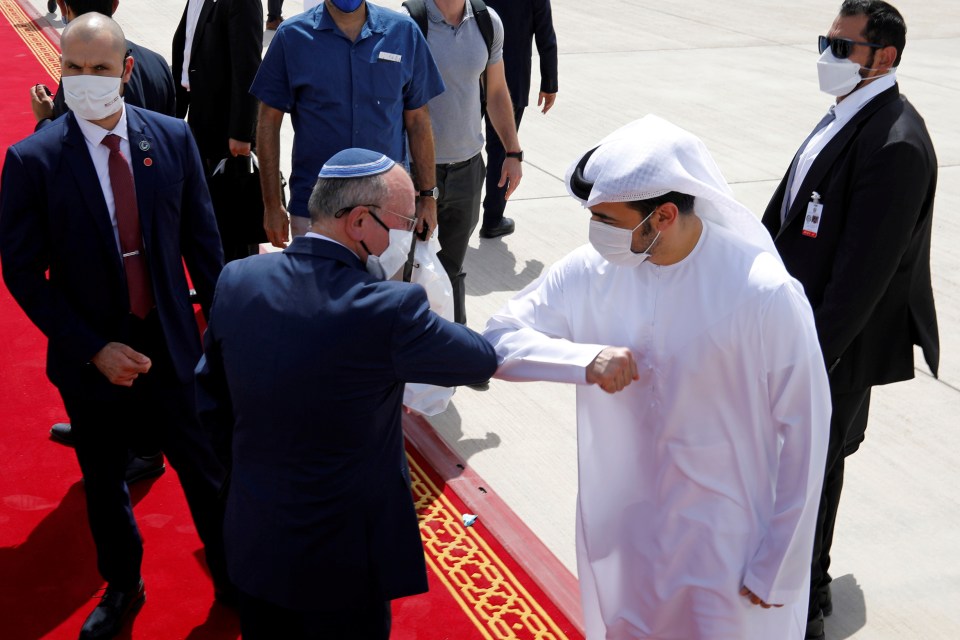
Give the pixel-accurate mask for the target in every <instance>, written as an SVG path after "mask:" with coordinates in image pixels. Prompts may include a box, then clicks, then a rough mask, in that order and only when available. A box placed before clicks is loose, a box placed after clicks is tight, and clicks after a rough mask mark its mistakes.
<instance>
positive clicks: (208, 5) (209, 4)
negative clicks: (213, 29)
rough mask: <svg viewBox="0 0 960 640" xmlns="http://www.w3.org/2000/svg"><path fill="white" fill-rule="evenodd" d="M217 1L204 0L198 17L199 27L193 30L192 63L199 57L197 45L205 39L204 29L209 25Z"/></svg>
mask: <svg viewBox="0 0 960 640" xmlns="http://www.w3.org/2000/svg"><path fill="white" fill-rule="evenodd" d="M216 3H217V0H203V6H202V7H200V15H199V17H197V28H196V30H194V32H193V43H192V44H191V45H190V60H191V64H193V62H192V61H194V60H196V59H197V46H199V44H200V41H201V40H202V39H203V30H204V29H205V28H206V26H207V21H208V20H209V19H210V12H211V11H213V8H214V6H215V5H216Z"/></svg>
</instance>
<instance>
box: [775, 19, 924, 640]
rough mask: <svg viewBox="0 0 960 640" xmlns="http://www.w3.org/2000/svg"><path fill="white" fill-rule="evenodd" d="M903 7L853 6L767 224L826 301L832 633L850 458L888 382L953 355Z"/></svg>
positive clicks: (817, 599) (824, 533) (818, 612)
mask: <svg viewBox="0 0 960 640" xmlns="http://www.w3.org/2000/svg"><path fill="white" fill-rule="evenodd" d="M905 42H906V25H905V23H904V20H903V17H902V16H901V15H900V13H899V12H898V11H897V10H896V9H895V8H894V7H892V6H891V5H889V4H888V3H886V2H882V1H880V0H846V1H845V2H844V3H843V5H842V6H841V7H840V13H839V15H838V16H837V18H836V19H835V20H834V22H833V25H832V26H831V28H830V31H829V32H828V34H827V35H826V36H820V39H819V49H820V59H819V60H818V61H817V70H818V75H819V79H820V89H821V90H822V91H824V92H825V93H827V94H829V95H832V96H836V104H835V105H833V106H831V107H830V109H829V111H828V113H827V115H826V116H824V118H823V119H822V120H821V121H820V123H818V124H817V126H816V127H815V128H814V130H813V132H812V133H811V134H810V135H809V136H808V138H807V139H806V140H805V141H804V143H803V145H801V147H800V149H799V150H798V151H797V154H796V156H795V157H794V158H793V162H792V163H791V165H790V167H789V169H788V170H787V173H786V174H785V175H784V177H783V180H782V181H781V182H780V185H779V187H778V188H777V191H776V193H774V195H773V198H772V199H771V200H770V203H769V204H768V205H767V209H766V211H765V213H764V215H763V223H764V225H765V226H766V227H767V229H768V230H769V231H770V233H771V235H772V236H773V237H774V241H775V244H776V246H777V249H778V250H779V252H780V255H781V256H782V257H783V261H784V264H785V265H786V266H787V269H788V270H789V271H790V273H791V274H792V275H793V276H794V277H796V278H797V279H798V280H800V282H801V283H803V286H804V290H805V291H806V294H807V297H808V298H809V300H810V304H811V306H812V307H813V311H814V316H815V320H816V324H817V332H818V335H819V339H820V346H821V349H822V350H823V356H824V361H825V365H826V367H827V370H828V372H829V375H830V388H831V389H830V390H831V399H832V404H833V416H832V419H831V423H830V444H829V449H828V452H827V466H826V476H825V480H824V485H823V494H822V496H821V501H820V512H819V515H818V522H817V532H816V537H815V540H814V550H813V561H812V565H811V582H810V594H811V595H810V603H809V612H808V623H807V634H806V637H807V638H808V639H810V640H819V639H823V638H825V634H824V624H823V617H824V616H828V615H830V613H831V612H832V610H833V605H832V602H831V598H830V575H829V574H828V573H827V571H828V569H829V567H830V546H831V543H832V541H833V532H834V522H835V520H836V515H837V506H838V503H839V500H840V492H841V488H842V485H843V469H844V458H845V457H846V456H848V455H850V454H852V453H853V452H854V451H856V450H857V449H858V448H859V446H860V443H861V442H862V441H863V439H864V431H865V429H866V426H867V414H868V409H869V404H870V389H871V387H873V386H874V385H880V384H888V383H891V382H897V381H900V380H908V379H910V378H913V376H914V359H913V345H914V344H916V345H919V346H920V347H922V349H923V354H924V357H925V359H926V361H927V364H928V365H929V367H930V370H931V371H932V372H933V374H934V375H936V373H937V365H938V361H939V351H940V348H939V339H938V334H937V318H936V311H935V309H934V302H933V291H932V287H931V284H930V233H931V224H932V216H933V201H934V192H935V190H936V183H937V159H936V155H935V154H934V150H933V145H932V143H931V141H930V136H929V135H928V134H927V130H926V127H925V126H924V123H923V118H921V117H920V115H919V114H918V113H917V111H916V110H915V109H914V108H913V105H911V104H910V102H909V101H908V100H907V99H906V97H904V96H902V95H900V91H899V86H898V83H897V77H896V71H897V67H898V66H899V64H900V58H901V55H902V53H903V48H904V44H905Z"/></svg>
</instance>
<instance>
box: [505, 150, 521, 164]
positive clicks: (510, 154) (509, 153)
mask: <svg viewBox="0 0 960 640" xmlns="http://www.w3.org/2000/svg"><path fill="white" fill-rule="evenodd" d="M507 157H508V158H515V159H517V160H519V161H520V162H523V150H522V149H521V150H520V151H507Z"/></svg>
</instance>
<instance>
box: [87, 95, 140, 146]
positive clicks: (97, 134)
mask: <svg viewBox="0 0 960 640" xmlns="http://www.w3.org/2000/svg"><path fill="white" fill-rule="evenodd" d="M74 118H75V119H76V121H77V124H78V125H80V131H81V133H83V137H84V138H86V140H87V142H89V143H90V144H91V145H93V146H94V147H96V146H99V145H100V144H102V143H103V139H104V138H106V137H107V136H108V135H109V134H111V133H112V134H115V135H118V136H120V137H121V138H123V139H124V140H126V141H128V142H129V141H130V137H129V136H128V135H127V105H126V103H124V102H123V100H121V101H120V120H118V121H117V126H115V127H114V128H113V129H111V130H109V131H108V130H106V129H104V128H103V127H101V126H100V125H98V124H93V123H92V122H90V121H89V120H84V119H83V118H80V117H78V116H77V115H76V114H74Z"/></svg>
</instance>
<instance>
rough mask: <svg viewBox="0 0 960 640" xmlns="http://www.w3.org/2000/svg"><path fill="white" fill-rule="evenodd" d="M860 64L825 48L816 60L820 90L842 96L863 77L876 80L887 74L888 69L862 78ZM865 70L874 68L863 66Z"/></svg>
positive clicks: (851, 89) (852, 88)
mask: <svg viewBox="0 0 960 640" xmlns="http://www.w3.org/2000/svg"><path fill="white" fill-rule="evenodd" d="M860 69H861V67H860V65H859V64H857V63H856V62H854V61H852V60H850V59H849V58H844V59H842V60H841V59H840V58H838V57H836V56H835V55H833V52H832V51H830V49H825V50H824V52H823V53H821V54H820V59H819V60H817V76H818V78H819V79H820V91H823V92H824V93H826V94H828V95H831V96H836V97H838V98H840V97H843V96H845V95H847V94H848V93H850V92H851V91H853V90H854V89H856V88H857V85H858V84H860V82H861V81H863V80H865V79H869V80H876V79H877V78H882V77H883V76H885V75H888V74H889V73H890V71H887V72H886V73H882V74H880V75H878V76H873V77H872V78H864V77H863V76H861V75H860ZM863 69H864V70H865V71H873V70H874V69H871V68H868V67H863Z"/></svg>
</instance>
